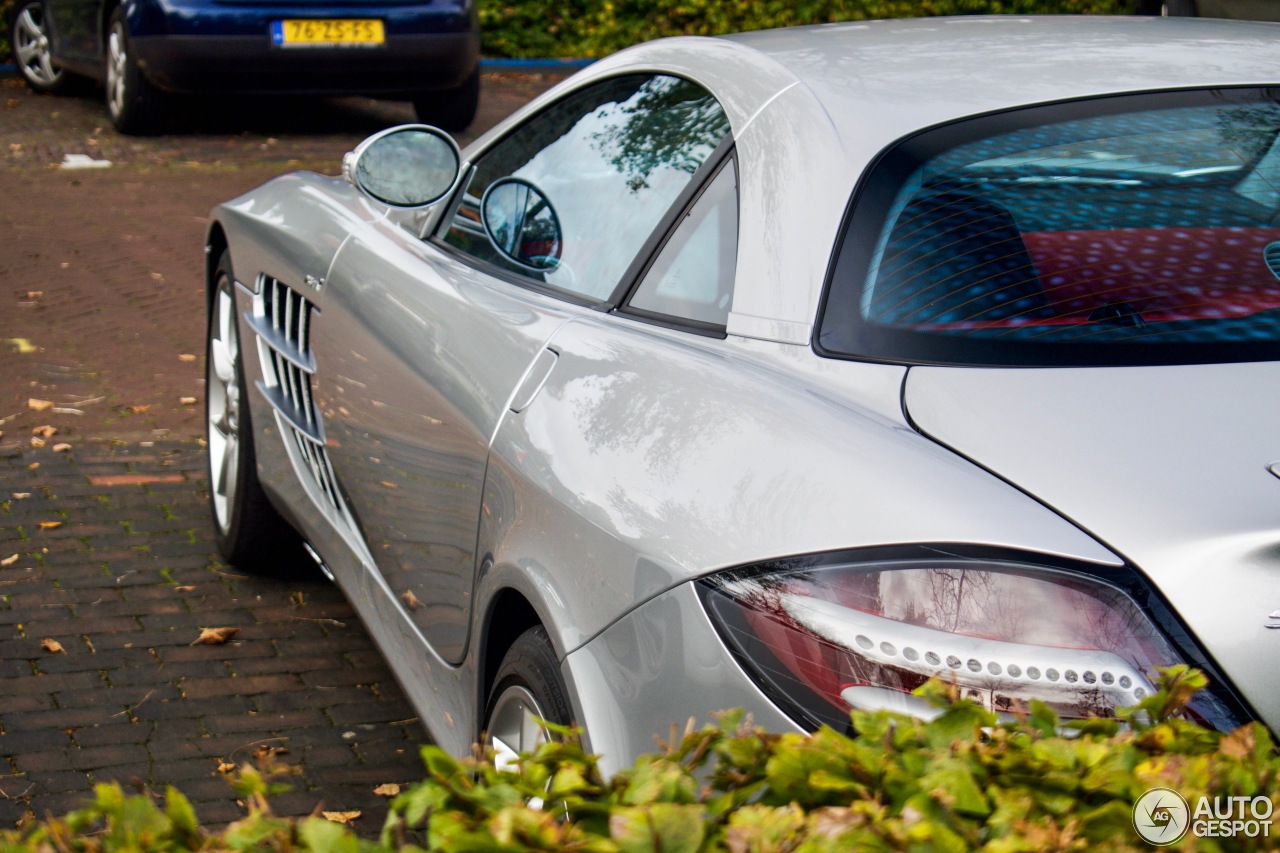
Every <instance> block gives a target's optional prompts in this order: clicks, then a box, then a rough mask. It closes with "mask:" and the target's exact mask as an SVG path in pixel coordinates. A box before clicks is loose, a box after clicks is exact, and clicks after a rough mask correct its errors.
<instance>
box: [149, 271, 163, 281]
mask: <svg viewBox="0 0 1280 853" xmlns="http://www.w3.org/2000/svg"><path fill="white" fill-rule="evenodd" d="M151 280H152V281H164V273H159V272H153V273H152V274H151Z"/></svg>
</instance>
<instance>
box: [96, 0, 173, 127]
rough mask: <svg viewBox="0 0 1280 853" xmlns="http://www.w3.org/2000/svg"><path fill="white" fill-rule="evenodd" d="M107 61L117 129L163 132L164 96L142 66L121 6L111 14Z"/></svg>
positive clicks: (109, 108)
mask: <svg viewBox="0 0 1280 853" xmlns="http://www.w3.org/2000/svg"><path fill="white" fill-rule="evenodd" d="M104 61H105V63H106V68H105V73H104V74H103V79H104V81H105V85H106V90H107V114H108V115H109V116H110V117H111V123H112V124H113V125H115V128H116V130H118V131H120V132H121V133H128V134H133V135H147V134H152V133H157V132H159V130H160V127H161V125H162V118H163V100H164V95H163V93H161V92H160V91H159V90H158V89H156V88H155V87H154V86H152V85H151V83H150V81H148V80H147V78H146V76H144V75H143V73H142V70H141V69H140V68H139V67H138V60H137V58H136V57H135V56H134V55H133V46H132V44H131V43H130V41H129V30H128V27H127V26H126V22H125V15H124V10H123V9H121V8H117V9H116V10H115V11H114V12H112V13H111V24H110V25H109V26H108V27H107V49H106V56H105V57H104Z"/></svg>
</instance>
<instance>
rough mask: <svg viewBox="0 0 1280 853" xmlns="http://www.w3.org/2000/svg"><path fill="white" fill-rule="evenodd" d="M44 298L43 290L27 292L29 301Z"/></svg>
mask: <svg viewBox="0 0 1280 853" xmlns="http://www.w3.org/2000/svg"><path fill="white" fill-rule="evenodd" d="M43 296H44V291H43V290H28V291H27V298H28V299H40V298H42V297H43Z"/></svg>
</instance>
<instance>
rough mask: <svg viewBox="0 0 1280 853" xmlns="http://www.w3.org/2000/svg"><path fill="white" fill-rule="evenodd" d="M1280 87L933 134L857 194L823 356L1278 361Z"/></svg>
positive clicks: (828, 305)
mask: <svg viewBox="0 0 1280 853" xmlns="http://www.w3.org/2000/svg"><path fill="white" fill-rule="evenodd" d="M1278 96H1280V90H1274V89H1270V90H1260V89H1226V90H1214V91H1194V92H1170V93H1160V94H1150V95H1141V96H1125V97H1113V98H1104V99H1096V100H1091V101H1083V102H1071V103H1066V104H1056V105H1051V106H1044V107H1035V108H1029V109H1022V110H1017V111H1012V112H1007V113H1001V114H997V115H991V116H984V117H981V118H977V119H970V120H966V121H964V122H959V123H956V124H951V125H946V126H944V127H939V128H934V129H931V130H928V131H925V132H923V133H920V134H918V135H916V136H914V137H911V138H909V139H907V140H904V141H903V142H900V143H898V144H897V145H895V146H894V147H893V148H892V149H890V150H888V151H887V152H886V153H885V154H884V155H882V156H881V157H880V158H879V160H878V161H877V162H876V164H875V165H874V166H873V167H872V169H871V172H870V173H869V174H868V176H867V178H866V179H865V180H864V182H863V184H862V186H861V187H860V188H859V189H858V191H857V192H856V193H855V200H854V203H853V208H852V210H851V213H850V215H849V216H848V217H847V221H846V225H845V229H844V233H843V234H842V237H841V243H840V246H839V250H838V252H837V255H836V262H835V264H834V266H833V269H832V275H831V281H830V283H829V285H828V289H827V294H826V298H825V300H824V306H823V310H822V316H821V319H820V322H819V332H818V337H817V341H816V343H817V347H818V349H819V351H820V352H822V353H823V354H826V355H833V356H838V357H854V358H869V359H875V360H884V361H892V362H904V363H934V364H969V365H976V364H990V365H1039V366H1043V365H1096V364H1117V365H1126V364H1171V363H1203V362H1225V361H1259V360H1272V359H1276V358H1278V357H1280V345H1278V342H1280V143H1278V141H1277V137H1280V102H1278Z"/></svg>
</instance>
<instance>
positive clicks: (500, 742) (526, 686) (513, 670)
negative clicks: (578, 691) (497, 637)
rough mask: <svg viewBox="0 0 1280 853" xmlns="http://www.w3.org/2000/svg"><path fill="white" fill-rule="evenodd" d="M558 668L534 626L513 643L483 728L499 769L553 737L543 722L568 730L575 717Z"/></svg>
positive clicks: (547, 641)
mask: <svg viewBox="0 0 1280 853" xmlns="http://www.w3.org/2000/svg"><path fill="white" fill-rule="evenodd" d="M566 693H567V691H566V690H565V687H564V682H563V681H562V680H561V679H560V663H559V661H557V660H556V653H555V649H554V648H553V647H552V645H551V640H550V639H548V637H547V630H546V629H545V628H543V627H542V626H541V625H536V626H534V627H532V628H530V629H529V630H527V631H525V632H524V633H523V634H521V635H520V636H519V637H517V638H516V641H515V642H514V643H512V644H511V648H510V649H508V650H507V653H506V655H505V656H504V657H503V658H502V665H501V666H500V667H499V668H498V674H497V676H496V677H495V678H494V681H493V688H492V689H491V690H490V691H489V701H488V703H487V704H486V706H485V714H484V725H483V726H482V727H481V732H482V736H483V737H484V741H485V744H486V745H487V746H489V747H490V748H491V749H492V750H493V756H494V764H496V765H497V766H498V769H503V768H505V767H508V766H511V765H512V764H514V763H515V760H516V756H518V755H519V754H520V753H522V752H532V751H533V750H534V749H536V748H537V747H538V745H539V744H541V743H544V742H545V741H546V740H547V739H548V738H549V736H550V733H549V732H548V731H547V730H546V728H545V727H544V726H543V725H542V724H541V723H540V722H539V720H546V721H547V722H549V723H555V724H556V725H561V726H567V725H569V721H570V719H571V718H572V712H571V711H570V710H569V700H568V698H567V695H566Z"/></svg>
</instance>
